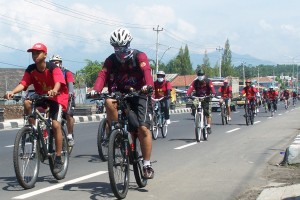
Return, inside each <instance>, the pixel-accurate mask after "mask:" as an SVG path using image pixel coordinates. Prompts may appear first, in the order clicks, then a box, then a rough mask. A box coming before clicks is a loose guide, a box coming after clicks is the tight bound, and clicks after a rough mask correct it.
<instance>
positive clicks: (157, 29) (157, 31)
mask: <svg viewBox="0 0 300 200" xmlns="http://www.w3.org/2000/svg"><path fill="white" fill-rule="evenodd" d="M163 30H164V28H161V29H159V25H157V28H156V29H155V28H153V31H156V59H155V65H156V73H157V71H158V45H159V43H158V41H159V40H158V33H159V32H160V31H163Z"/></svg>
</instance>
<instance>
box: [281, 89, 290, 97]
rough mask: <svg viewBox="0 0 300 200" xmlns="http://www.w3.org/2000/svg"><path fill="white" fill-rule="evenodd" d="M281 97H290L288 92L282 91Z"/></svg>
mask: <svg viewBox="0 0 300 200" xmlns="http://www.w3.org/2000/svg"><path fill="white" fill-rule="evenodd" d="M282 96H284V97H290V92H289V91H288V90H284V91H283V94H282Z"/></svg>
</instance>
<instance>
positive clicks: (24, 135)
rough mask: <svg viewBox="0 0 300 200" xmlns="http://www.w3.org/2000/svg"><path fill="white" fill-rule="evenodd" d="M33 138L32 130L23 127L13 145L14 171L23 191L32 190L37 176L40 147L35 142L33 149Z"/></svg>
mask: <svg viewBox="0 0 300 200" xmlns="http://www.w3.org/2000/svg"><path fill="white" fill-rule="evenodd" d="M34 138H35V136H34V135H33V133H32V129H31V128H29V127H23V128H22V129H20V130H19V131H18V133H17V135H16V139H15V143H14V150H13V162H14V170H15V174H16V177H17V180H18V182H19V184H20V185H21V186H22V187H23V188H24V189H30V188H33V187H34V185H35V183H36V181H37V178H38V174H39V168H40V155H39V153H40V151H39V150H40V145H39V142H38V141H37V142H36V146H35V147H34ZM34 148H35V150H34Z"/></svg>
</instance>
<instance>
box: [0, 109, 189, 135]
mask: <svg viewBox="0 0 300 200" xmlns="http://www.w3.org/2000/svg"><path fill="white" fill-rule="evenodd" d="M187 112H191V108H179V109H175V110H170V114H178V113H187ZM105 116H106V114H94V115H89V116H74V120H75V123H84V122H96V121H100V120H101V119H103V118H104V117H105ZM23 126H24V119H23V118H21V119H11V120H6V121H4V122H0V130H4V129H14V128H22V127H23Z"/></svg>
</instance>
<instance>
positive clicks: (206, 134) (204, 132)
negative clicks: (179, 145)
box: [200, 116, 208, 141]
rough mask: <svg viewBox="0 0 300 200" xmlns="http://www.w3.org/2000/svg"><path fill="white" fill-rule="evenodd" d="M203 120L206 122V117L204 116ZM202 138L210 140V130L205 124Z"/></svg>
mask: <svg viewBox="0 0 300 200" xmlns="http://www.w3.org/2000/svg"><path fill="white" fill-rule="evenodd" d="M203 121H204V122H206V117H205V116H203ZM200 136H201V138H200V140H201V139H202V140H204V141H207V140H208V132H207V127H206V126H205V127H204V128H203V129H202V135H200Z"/></svg>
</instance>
